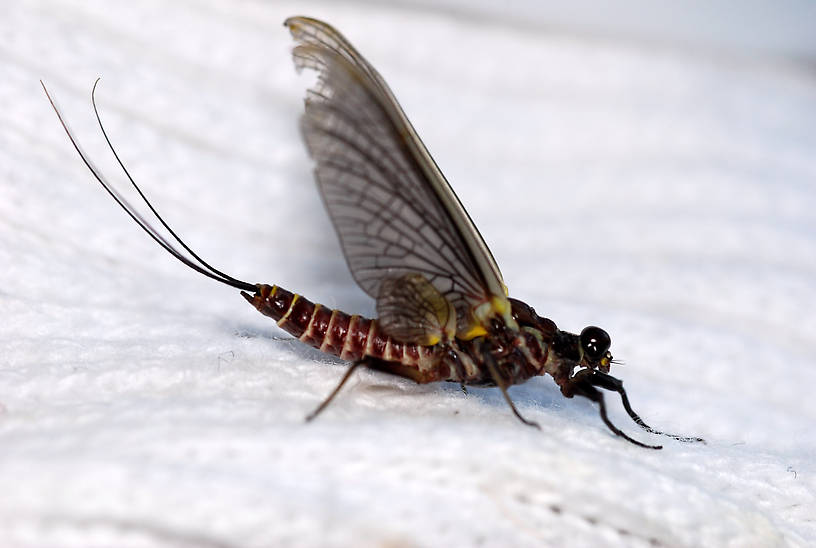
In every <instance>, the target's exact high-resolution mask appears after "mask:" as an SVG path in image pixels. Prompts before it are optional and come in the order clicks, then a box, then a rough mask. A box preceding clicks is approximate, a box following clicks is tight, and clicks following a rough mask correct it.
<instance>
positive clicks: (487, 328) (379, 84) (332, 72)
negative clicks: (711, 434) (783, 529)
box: [43, 17, 703, 449]
mask: <svg viewBox="0 0 816 548" xmlns="http://www.w3.org/2000/svg"><path fill="white" fill-rule="evenodd" d="M284 25H285V26H286V27H287V28H288V29H289V31H290V32H291V33H292V36H293V37H294V40H295V42H296V46H295V47H294V49H293V52H292V55H293V57H294V62H295V67H296V68H297V69H298V70H302V69H304V68H305V69H310V70H313V71H315V72H316V73H317V77H318V78H317V83H316V84H315V85H314V87H312V88H311V89H309V90H308V92H307V95H306V100H305V112H304V114H303V116H302V118H301V130H302V133H303V138H304V141H305V143H306V148H307V149H308V151H309V153H310V154H311V156H312V158H313V159H314V162H315V170H314V174H315V179H316V181H317V185H318V187H319V189H320V193H321V195H322V197H323V201H324V203H325V205H326V209H327V210H328V212H329V215H330V217H331V219H332V221H333V223H334V227H335V229H336V230H337V233H338V236H339V238H340V243H341V246H342V248H343V253H344V254H345V258H346V261H347V263H348V266H349V268H350V269H351V273H352V275H353V277H354V279H355V281H356V282H357V283H358V284H359V286H360V287H361V288H362V289H363V291H365V292H366V293H367V294H368V295H370V296H371V297H373V298H374V299H375V300H376V305H377V316H378V317H377V319H368V318H363V317H360V316H356V315H353V316H350V315H348V314H346V313H344V312H341V311H339V310H330V309H328V308H326V307H323V306H321V305H319V304H314V303H312V302H310V301H309V300H307V299H306V298H304V297H302V296H300V295H297V294H294V293H291V292H289V291H287V290H286V289H283V288H281V287H278V286H276V285H267V284H251V283H247V282H244V281H241V280H239V279H237V278H233V277H232V276H229V275H227V274H225V273H224V272H222V271H220V270H218V269H216V268H214V267H213V266H211V265H210V264H208V263H207V262H206V261H204V260H203V259H201V257H199V256H198V255H197V254H196V253H195V252H194V251H193V250H192V249H190V248H189V247H188V246H187V245H186V244H185V243H184V242H183V241H182V240H181V238H180V237H179V236H177V235H176V233H175V232H174V231H173V230H172V229H171V228H170V227H169V225H168V224H167V223H166V222H165V221H164V219H163V218H162V217H161V216H160V215H159V214H158V212H157V211H156V210H155V209H154V208H153V206H152V205H151V204H150V202H149V201H148V200H147V198H146V197H145V195H144V194H143V193H142V191H141V190H140V189H139V187H138V186H137V185H136V183H135V182H134V180H133V179H132V178H131V176H130V173H128V171H127V169H126V168H125V166H124V164H123V163H122V161H121V160H120V159H119V156H118V155H117V154H116V151H115V150H114V147H113V145H112V144H111V141H110V140H109V139H108V135H107V133H106V131H105V128H104V126H103V125H102V121H101V118H100V117H99V112H98V110H97V107H96V100H95V90H96V84H94V92H93V93H92V95H91V98H92V103H93V108H94V113H95V114H96V118H97V122H98V123H99V127H100V130H101V131H102V134H103V136H104V138H105V140H106V141H107V143H108V146H109V147H110V149H111V152H112V153H113V154H114V156H115V157H116V160H117V161H118V162H119V165H120V167H121V168H122V170H123V171H124V173H125V175H126V176H127V178H128V179H129V181H130V182H131V184H132V185H133V186H134V187H135V189H136V191H137V192H138V193H139V195H140V197H141V198H142V199H143V200H144V202H145V203H146V204H147V207H148V208H149V209H150V211H151V212H152V214H153V215H154V216H155V217H156V219H157V220H158V221H159V222H160V223H161V225H162V226H163V227H164V228H165V229H166V230H167V232H168V233H169V234H170V236H171V237H172V239H170V238H166V237H165V236H164V235H162V233H160V232H159V230H157V229H156V227H155V226H153V225H151V224H150V222H148V221H147V220H146V219H145V218H144V217H142V216H141V215H140V214H139V213H138V212H137V210H136V209H135V208H134V207H133V206H132V205H131V204H130V203H129V202H128V201H127V200H126V199H125V198H124V197H122V196H121V195H120V194H119V193H118V192H117V191H116V190H115V189H114V188H113V187H112V186H111V185H110V184H109V183H108V181H107V180H106V179H105V178H104V177H103V175H102V174H101V173H100V172H99V171H98V170H97V169H96V168H95V167H94V166H93V164H92V163H91V162H90V160H89V159H88V157H87V156H86V155H85V153H84V152H83V151H82V149H81V148H80V146H79V143H78V141H77V140H76V139H75V138H74V136H73V134H72V133H71V131H70V130H69V129H68V126H67V124H66V123H65V122H64V120H63V117H62V114H61V113H60V111H59V109H58V108H57V107H56V105H55V104H54V101H53V100H52V99H51V96H50V95H49V94H48V90H45V92H46V95H48V99H49V101H50V102H51V105H52V107H53V108H54V110H55V112H56V113H57V116H58V117H59V120H60V123H61V124H62V126H63V128H64V129H65V131H66V133H67V134H68V138H69V139H70V140H71V143H72V144H73V146H74V148H75V149H76V151H77V152H78V153H79V155H80V157H81V158H82V160H83V162H85V164H86V166H87V167H88V169H90V171H91V173H92V174H93V176H94V177H95V178H96V180H97V181H99V183H101V184H102V186H103V187H104V188H105V190H106V191H107V192H108V193H109V194H110V195H111V196H112V197H113V199H114V200H115V201H116V202H117V203H118V204H119V206H121V207H122V209H124V210H125V212H127V214H128V215H129V216H130V217H131V219H133V221H135V222H136V223H137V224H138V225H139V226H140V227H141V228H142V229H143V230H144V231H145V232H146V233H147V234H149V235H150V237H152V238H153V239H154V240H155V241H156V242H157V243H158V244H159V245H160V246H162V247H163V248H164V249H165V250H166V251H167V252H168V253H170V254H171V255H172V256H174V257H175V258H176V259H178V260H179V261H181V262H182V263H184V264H185V265H186V266H188V267H189V268H191V269H193V270H195V271H196V272H199V273H200V274H203V275H204V276H207V277H209V278H212V279H214V280H216V281H218V282H221V283H223V284H226V285H228V286H230V287H234V288H236V289H239V290H241V295H242V296H243V297H244V298H245V299H246V300H247V301H248V302H249V303H250V304H251V305H252V306H254V307H255V308H256V309H257V310H258V311H259V312H261V313H262V314H264V315H266V316H269V317H271V318H272V319H273V320H275V321H276V322H277V324H278V325H279V326H280V327H281V328H283V329H284V330H285V331H287V332H289V333H290V334H292V335H293V336H295V337H297V338H298V339H299V340H301V341H302V342H304V343H306V344H309V345H311V346H313V347H315V348H319V349H320V350H321V351H323V352H327V353H329V354H333V355H335V356H339V357H340V358H342V359H345V360H349V361H351V362H352V365H351V367H349V369H348V370H347V371H346V372H345V374H344V376H343V378H342V379H341V381H340V383H339V384H338V385H337V387H336V388H335V389H334V391H332V392H331V394H329V396H328V397H327V398H326V399H325V400H324V401H323V402H322V403H321V404H320V405H319V406H318V407H317V409H316V410H315V411H314V412H312V413H311V414H310V415H309V416H308V419H312V418H314V417H315V416H317V414H318V413H320V412H321V411H322V410H323V409H325V407H326V406H327V405H328V404H329V402H331V401H332V399H333V398H334V397H335V396H336V395H337V393H338V392H339V391H340V389H341V388H342V386H343V385H344V384H345V382H346V381H347V380H348V379H349V377H350V376H351V374H352V373H353V372H354V371H355V370H356V369H357V368H358V367H361V366H365V367H368V368H370V369H373V370H377V371H383V372H387V373H391V374H394V375H398V376H401V377H405V378H408V379H412V380H414V381H416V382H418V383H429V382H435V381H452V382H458V383H461V384H462V386H463V387H464V386H466V385H471V386H497V387H498V388H499V390H500V391H501V393H502V395H503V396H504V399H505V401H506V402H507V404H508V405H509V406H510V409H511V410H512V411H513V413H514V414H515V415H516V417H518V418H519V419H520V420H521V421H522V422H524V423H525V424H528V425H530V426H534V427H538V424H537V423H535V422H532V421H529V420H527V419H525V418H524V417H523V416H522V415H521V413H520V412H519V411H518V409H516V406H515V405H514V404H513V401H512V400H511V399H510V396H509V395H508V393H507V389H508V387H509V386H511V385H513V384H519V383H522V382H524V381H526V380H527V379H530V378H531V377H534V376H537V375H544V374H545V373H546V374H549V375H551V376H552V377H553V379H555V382H556V383H557V384H558V386H559V387H560V388H561V392H562V393H563V394H564V396H566V397H568V398H572V397H573V396H583V397H585V398H588V399H590V400H592V401H594V402H596V403H597V404H598V406H599V409H600V415H601V419H602V420H603V422H604V423H605V424H606V426H607V427H608V428H609V429H610V430H611V431H612V432H614V433H615V434H616V435H618V436H621V437H622V438H624V439H626V440H628V441H630V442H632V443H634V444H636V445H639V446H641V447H647V448H651V449H660V448H661V446H657V445H647V444H644V443H642V442H639V441H637V440H634V439H632V438H630V437H629V436H627V435H626V434H625V433H623V432H622V431H621V430H620V429H618V428H617V427H616V426H615V425H614V424H612V422H611V421H610V420H609V418H608V416H607V413H606V406H605V404H604V397H603V393H602V392H601V391H600V390H599V388H600V389H604V390H610V391H615V392H617V393H618V394H619V395H620V397H621V400H622V403H623V407H624V409H625V410H626V412H627V413H628V415H629V416H630V417H631V418H632V420H633V421H634V422H635V423H637V424H638V425H639V426H640V427H642V428H643V429H644V430H646V431H648V432H651V433H654V434H662V435H666V436H670V437H673V438H675V439H678V440H681V441H703V440H702V439H701V438H687V437H682V436H676V435H673V434H666V433H663V432H658V431H656V430H654V429H652V428H651V427H649V426H648V425H647V424H646V423H644V422H643V420H641V418H640V417H639V416H638V415H637V414H636V413H635V412H634V411H633V410H632V408H631V406H630V405H629V400H628V398H627V395H626V391H625V390H624V389H623V384H622V382H621V381H620V380H619V379H617V378H615V377H612V376H611V375H609V374H608V372H609V367H610V365H611V364H612V363H614V361H613V359H612V354H610V352H609V347H610V343H611V341H610V338H609V335H608V334H607V333H606V331H604V330H603V329H601V328H599V327H594V326H590V327H587V328H585V329H584V330H583V331H581V333H580V334H578V335H576V334H573V333H568V332H566V331H562V330H560V329H558V328H557V327H556V325H555V323H554V322H553V321H552V320H549V319H547V318H544V317H541V316H539V315H538V314H537V313H536V312H535V310H533V308H532V307H530V306H528V305H527V304H525V303H523V302H521V301H519V300H517V299H513V298H510V297H509V296H508V293H507V289H506V286H505V284H504V281H503V279H502V275H501V272H500V271H499V267H498V265H497V264H496V261H495V259H494V258H493V255H492V254H491V253H490V250H489V249H488V247H487V245H486V244H485V242H484V239H482V236H481V234H479V231H478V230H477V229H476V227H475V226H474V224H473V221H472V220H471V219H470V217H469V216H468V214H467V212H466V211H465V209H464V207H462V204H461V202H460V201H459V199H458V198H457V196H456V194H454V192H453V189H451V187H450V185H449V184H448V182H447V180H446V179H445V177H444V176H443V175H442V172H441V171H440V170H439V168H438V167H437V165H436V163H435V162H434V160H433V158H431V155H430V154H429V153H428V150H427V149H426V148H425V146H424V145H423V143H422V141H421V140H420V138H419V136H418V135H417V134H416V132H415V130H414V128H413V126H412V125H411V123H410V122H409V121H408V118H407V117H406V115H405V113H404V112H403V110H402V108H401V107H400V105H399V104H398V103H397V100H396V99H395V97H394V95H393V93H392V92H391V90H390V88H389V87H388V85H387V84H386V83H385V81H384V80H383V78H382V77H381V76H380V74H379V73H378V72H377V71H376V70H375V69H374V67H372V66H371V65H370V64H369V63H368V61H366V60H365V59H364V58H363V56H362V55H360V54H359V53H358V52H357V50H356V49H355V48H354V47H353V46H352V45H351V44H350V43H349V42H348V41H347V40H346V39H345V38H344V37H343V36H342V35H341V34H340V33H339V32H337V30H335V29H334V28H333V27H332V26H330V25H328V24H326V23H324V22H321V21H318V20H316V19H311V18H308V17H292V18H289V19H287V20H286V21H285V23H284ZM43 89H45V86H44V85H43ZM178 246H180V247H178Z"/></svg>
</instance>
